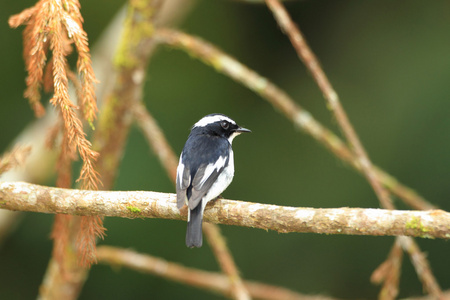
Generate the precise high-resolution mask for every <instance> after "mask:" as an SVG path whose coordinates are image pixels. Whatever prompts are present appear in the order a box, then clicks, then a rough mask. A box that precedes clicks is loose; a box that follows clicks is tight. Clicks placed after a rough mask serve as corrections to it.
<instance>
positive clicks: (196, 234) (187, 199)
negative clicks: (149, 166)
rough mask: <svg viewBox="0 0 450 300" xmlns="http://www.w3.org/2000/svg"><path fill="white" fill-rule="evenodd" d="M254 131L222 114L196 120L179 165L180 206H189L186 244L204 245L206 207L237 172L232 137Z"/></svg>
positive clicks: (178, 190) (178, 194) (189, 245)
mask: <svg viewBox="0 0 450 300" xmlns="http://www.w3.org/2000/svg"><path fill="white" fill-rule="evenodd" d="M242 132H251V131H250V130H248V129H246V128H242V127H240V126H238V125H237V124H236V122H235V121H233V120H232V119H230V118H229V117H227V116H225V115H222V114H210V115H207V116H205V117H203V118H202V119H201V120H200V121H198V122H197V123H195V124H194V126H193V127H192V129H191V133H190V134H189V137H188V139H187V141H186V144H185V145H184V148H183V151H182V152H181V155H180V162H179V163H178V168H177V183H176V189H177V206H178V208H179V209H181V208H182V207H183V206H184V205H185V204H186V205H187V206H188V225H187V231H186V246H188V247H190V248H192V247H201V246H202V222H203V211H204V210H205V206H206V203H208V201H211V200H213V199H215V198H217V197H218V196H219V195H220V194H221V193H222V192H223V191H224V190H225V189H226V188H227V187H228V186H229V185H230V183H231V181H232V180H233V176H234V155H233V149H231V143H232V142H233V139H234V138H235V137H236V136H238V135H239V134H241V133H242Z"/></svg>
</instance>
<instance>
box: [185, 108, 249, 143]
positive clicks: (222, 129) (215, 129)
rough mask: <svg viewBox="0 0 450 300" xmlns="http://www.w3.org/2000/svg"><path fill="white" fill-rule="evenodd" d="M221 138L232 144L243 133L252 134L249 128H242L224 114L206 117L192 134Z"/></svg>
mask: <svg viewBox="0 0 450 300" xmlns="http://www.w3.org/2000/svg"><path fill="white" fill-rule="evenodd" d="M194 131H198V132H199V133H201V134H209V135H212V136H220V137H223V138H226V139H227V140H228V141H229V142H230V144H231V143H232V142H233V139H234V138H235V137H237V136H238V135H239V134H241V133H242V132H251V130H249V129H247V128H243V127H240V126H239V125H237V124H236V122H235V121H233V120H232V119H230V118H229V117H227V116H225V115H223V114H210V115H207V116H204V117H203V118H201V119H200V121H198V122H197V123H195V124H194V126H193V127H192V132H194Z"/></svg>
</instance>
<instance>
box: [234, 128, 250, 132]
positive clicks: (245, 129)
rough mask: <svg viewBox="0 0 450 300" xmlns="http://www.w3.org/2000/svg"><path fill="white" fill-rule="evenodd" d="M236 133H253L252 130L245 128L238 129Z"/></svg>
mask: <svg viewBox="0 0 450 300" xmlns="http://www.w3.org/2000/svg"><path fill="white" fill-rule="evenodd" d="M236 132H252V131H251V130H250V129H247V128H244V127H238V128H237V129H236Z"/></svg>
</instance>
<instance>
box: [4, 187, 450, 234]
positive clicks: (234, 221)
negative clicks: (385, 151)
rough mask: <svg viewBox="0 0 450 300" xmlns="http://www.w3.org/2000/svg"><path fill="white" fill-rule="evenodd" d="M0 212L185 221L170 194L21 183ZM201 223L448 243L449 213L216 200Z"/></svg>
mask: <svg viewBox="0 0 450 300" xmlns="http://www.w3.org/2000/svg"><path fill="white" fill-rule="evenodd" d="M130 207H133V209H130ZM0 208H3V209H10V210H20V211H32V212H41V213H58V214H71V215H81V216H94V215H102V216H110V217H122V218H137V217H138V218H161V219H172V220H185V219H186V216H185V215H181V214H180V211H179V210H178V209H177V206H176V195H175V194H170V193H157V192H140V191H137V192H115V191H114V192H113V191H86V190H71V189H60V188H53V187H45V186H40V185H34V184H29V183H24V182H2V183H0ZM204 219H205V221H207V222H211V223H217V224H226V225H236V226H243V227H253V228H260V229H264V230H274V231H278V232H282V233H287V232H310V233H322V234H347V235H370V236H414V237H422V238H441V239H450V213H448V212H445V211H443V210H428V211H409V210H386V209H362V208H330V209H321V208H303V207H287V206H278V205H269V204H260V203H251V202H244V201H235V200H225V199H220V200H217V201H215V202H214V203H212V204H211V205H208V206H207V208H206V210H205V216H204Z"/></svg>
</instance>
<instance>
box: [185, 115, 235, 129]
mask: <svg viewBox="0 0 450 300" xmlns="http://www.w3.org/2000/svg"><path fill="white" fill-rule="evenodd" d="M219 121H228V122H230V123H231V124H236V122H234V121H233V120H231V119H230V118H228V117H226V116H223V115H214V116H207V117H203V118H202V119H200V121H198V122H197V123H195V124H194V127H205V126H207V125H208V124H212V123H216V122H219Z"/></svg>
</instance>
